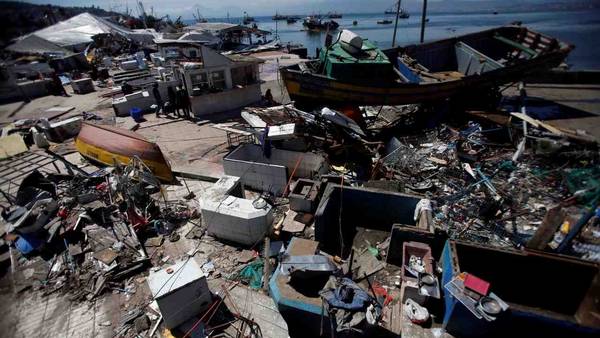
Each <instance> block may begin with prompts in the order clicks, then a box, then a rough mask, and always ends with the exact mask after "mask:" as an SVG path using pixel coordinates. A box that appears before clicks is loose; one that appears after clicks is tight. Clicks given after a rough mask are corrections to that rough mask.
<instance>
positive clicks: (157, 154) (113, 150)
mask: <svg viewBox="0 0 600 338" xmlns="http://www.w3.org/2000/svg"><path fill="white" fill-rule="evenodd" d="M75 148H76V149H77V151H78V152H79V153H80V154H81V155H82V156H83V157H85V158H88V159H90V160H92V161H94V162H97V163H100V164H104V165H107V166H113V165H114V163H115V160H116V161H117V162H118V163H120V164H128V163H129V161H131V159H132V158H133V157H134V156H137V157H139V158H140V159H141V160H142V162H144V164H146V165H147V166H148V168H150V170H151V171H152V173H153V174H154V175H155V176H156V177H157V178H159V179H160V180H162V181H165V182H173V181H174V179H175V176H174V175H173V172H172V171H171V165H170V164H169V162H168V161H167V159H166V158H165V157H164V155H163V153H162V151H161V150H160V148H159V147H158V145H157V144H156V143H152V142H150V141H148V140H146V139H145V138H144V137H143V136H141V135H140V134H138V133H135V132H132V131H129V130H126V129H120V128H115V127H110V126H105V125H98V124H91V123H86V122H84V123H83V124H82V125H81V131H80V132H79V135H78V136H77V138H76V139H75Z"/></svg>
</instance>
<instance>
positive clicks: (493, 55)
mask: <svg viewBox="0 0 600 338" xmlns="http://www.w3.org/2000/svg"><path fill="white" fill-rule="evenodd" d="M557 47H559V42H558V40H556V39H551V38H548V37H546V36H544V35H542V34H539V33H536V32H533V31H530V30H528V29H526V28H522V27H516V26H508V27H501V28H499V29H496V30H489V31H483V32H481V33H478V34H470V35H466V36H463V37H460V38H455V39H448V40H442V41H436V42H430V43H426V44H420V45H410V46H407V47H404V48H399V49H396V50H393V51H392V52H390V51H388V52H387V55H388V57H389V58H390V60H394V62H395V66H396V68H397V69H398V71H399V73H400V74H399V75H400V78H401V81H402V82H408V83H421V82H439V81H449V80H458V79H461V78H463V77H465V76H470V75H480V74H483V73H487V72H490V71H493V70H497V69H502V68H505V67H510V66H512V65H514V64H516V63H519V62H521V61H524V60H529V59H532V58H535V57H537V56H538V55H541V54H543V53H545V52H546V51H551V50H554V49H556V48H557ZM560 47H562V46H560Z"/></svg>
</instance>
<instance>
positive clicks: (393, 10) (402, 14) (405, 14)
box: [384, 1, 410, 19]
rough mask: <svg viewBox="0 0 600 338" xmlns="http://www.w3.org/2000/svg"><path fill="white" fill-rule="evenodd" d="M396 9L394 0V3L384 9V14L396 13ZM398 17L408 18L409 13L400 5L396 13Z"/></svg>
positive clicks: (396, 4) (396, 3) (396, 5)
mask: <svg viewBox="0 0 600 338" xmlns="http://www.w3.org/2000/svg"><path fill="white" fill-rule="evenodd" d="M397 10H398V1H396V2H395V3H394V5H392V7H390V8H388V9H386V10H385V12H384V13H385V14H394V15H395V14H396V11H397ZM398 18H399V19H408V18H410V14H409V13H408V12H407V11H406V10H405V9H404V8H402V7H400V12H399V13H398Z"/></svg>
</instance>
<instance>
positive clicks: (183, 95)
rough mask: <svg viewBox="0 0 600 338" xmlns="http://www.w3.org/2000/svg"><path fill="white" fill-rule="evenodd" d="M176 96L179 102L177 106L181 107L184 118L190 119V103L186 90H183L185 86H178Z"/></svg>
mask: <svg viewBox="0 0 600 338" xmlns="http://www.w3.org/2000/svg"><path fill="white" fill-rule="evenodd" d="M177 98H178V102H179V107H181V109H182V110H183V116H184V117H185V118H186V119H191V118H192V116H191V104H190V97H189V95H188V92H187V90H185V88H183V87H178V88H177Z"/></svg>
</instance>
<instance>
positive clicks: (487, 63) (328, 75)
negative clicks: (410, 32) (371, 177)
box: [280, 26, 573, 105]
mask: <svg viewBox="0 0 600 338" xmlns="http://www.w3.org/2000/svg"><path fill="white" fill-rule="evenodd" d="M572 49H573V46H571V45H569V44H566V43H564V42H561V41H559V40H557V39H555V38H552V37H549V36H546V35H543V34H540V33H537V32H535V31H532V30H530V29H527V28H525V27H521V26H503V27H499V28H494V29H489V30H485V31H481V32H477V33H472V34H467V35H463V36H459V37H453V38H449V39H445V40H440V41H435V42H429V43H424V44H418V45H409V46H404V47H396V48H392V49H389V50H385V51H382V50H380V49H378V48H377V47H375V46H374V45H373V44H372V43H371V42H370V41H369V40H366V39H362V38H361V37H359V36H358V35H356V34H354V33H352V32H351V31H348V30H343V31H341V32H340V34H339V35H338V38H337V40H336V41H335V42H334V43H332V44H331V45H330V46H329V47H325V48H322V49H321V51H320V53H319V57H318V59H315V60H311V61H307V62H302V63H299V64H297V65H293V66H286V67H282V68H280V73H281V76H282V78H283V81H284V83H285V86H286V88H287V91H288V93H289V95H290V98H291V99H292V100H294V101H296V102H306V103H311V102H312V103H318V104H321V105H322V104H325V103H327V104H357V105H399V104H410V103H423V102H439V101H442V100H444V99H446V98H450V97H454V96H458V95H464V94H471V93H473V92H475V91H480V92H481V91H483V90H485V89H493V88H497V87H498V86H501V85H503V84H507V83H511V82H515V81H519V80H520V79H523V78H524V77H526V76H527V75H530V74H534V73H538V72H540V71H544V70H548V69H551V68H554V67H556V66H558V65H560V64H561V63H562V62H563V61H564V59H565V58H566V57H567V55H568V54H569V52H570V51H571V50H572Z"/></svg>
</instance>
